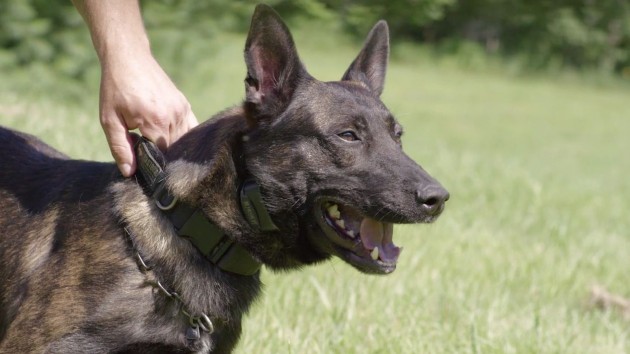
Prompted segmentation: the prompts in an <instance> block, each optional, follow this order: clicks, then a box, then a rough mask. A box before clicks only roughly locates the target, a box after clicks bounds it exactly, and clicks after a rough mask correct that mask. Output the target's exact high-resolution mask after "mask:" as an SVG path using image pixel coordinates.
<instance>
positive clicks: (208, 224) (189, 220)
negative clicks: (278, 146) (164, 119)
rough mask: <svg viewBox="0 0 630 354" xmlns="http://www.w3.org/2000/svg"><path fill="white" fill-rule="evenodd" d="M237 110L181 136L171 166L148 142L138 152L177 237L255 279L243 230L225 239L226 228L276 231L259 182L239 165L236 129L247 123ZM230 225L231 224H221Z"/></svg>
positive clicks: (148, 184)
mask: <svg viewBox="0 0 630 354" xmlns="http://www.w3.org/2000/svg"><path fill="white" fill-rule="evenodd" d="M235 112H236V113H237V114H235V115H232V116H228V117H229V118H230V119H225V118H224V119H221V120H218V121H213V122H212V123H206V124H203V125H202V126H200V127H198V128H196V129H195V130H193V131H192V132H191V133H190V134H188V135H187V136H185V137H184V138H182V140H183V141H182V142H181V143H180V144H179V146H175V148H174V149H172V150H170V151H169V155H168V158H169V159H170V160H171V161H170V162H169V163H168V164H166V162H165V161H164V158H163V156H162V155H161V153H160V152H159V150H157V148H155V146H153V145H152V144H150V143H148V142H146V141H144V140H140V141H139V143H138V144H137V152H136V153H137V157H138V169H139V175H140V176H141V177H142V178H141V180H143V181H144V183H143V184H144V187H145V191H146V192H148V194H149V195H151V196H152V198H153V199H154V201H155V203H156V205H157V206H158V207H159V208H160V209H161V210H162V211H163V213H164V214H165V215H166V216H167V218H168V219H169V220H170V221H171V223H172V224H173V226H174V227H175V229H176V230H177V233H178V235H179V236H182V237H185V238H187V239H188V240H189V241H191V242H192V244H193V245H195V247H196V248H197V249H198V250H199V251H200V252H201V253H202V254H204V256H205V258H206V259H207V260H209V261H210V262H211V263H213V264H215V265H216V266H218V267H219V268H220V269H222V270H224V271H228V272H231V273H235V274H239V275H253V274H255V273H256V272H257V271H258V269H259V268H260V262H259V261H257V260H256V259H255V258H253V257H252V256H251V254H250V253H249V252H247V251H246V250H245V249H244V248H243V247H242V246H241V245H240V243H239V238H240V237H238V236H239V235H238V234H240V232H237V233H236V235H226V233H225V232H224V231H223V230H231V231H232V232H233V231H234V230H239V228H235V226H236V225H235V224H238V225H239V226H242V228H246V226H247V225H249V227H250V228H251V230H243V231H244V232H245V233H248V232H249V233H251V232H252V231H254V232H269V231H277V230H278V228H277V227H276V225H275V224H274V223H273V221H272V220H271V217H270V216H269V214H268V212H267V210H266V208H265V206H264V204H263V201H262V196H261V194H260V188H259V186H258V184H257V183H256V181H255V180H254V179H253V178H252V177H251V176H249V175H248V173H247V171H246V168H245V166H244V164H243V162H242V161H241V160H242V159H241V153H240V152H239V151H240V143H241V141H240V139H237V137H242V136H243V132H242V131H241V129H242V125H241V127H239V126H238V125H240V123H241V122H244V121H243V120H242V119H239V118H241V117H242V115H240V114H238V113H239V112H238V111H235ZM239 128H241V129H239ZM241 139H242V138H241ZM189 159H190V160H189ZM164 168H165V171H164V170H163V169H164ZM219 184H221V185H220V186H219ZM226 193H227V194H226ZM217 201H220V202H217ZM228 210H229V211H230V212H228V213H226V211H228ZM215 220H216V221H215ZM229 221H231V222H229ZM226 222H229V224H228V225H225V224H223V225H222V223H226ZM240 239H242V238H240Z"/></svg>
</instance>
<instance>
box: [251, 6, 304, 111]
mask: <svg viewBox="0 0 630 354" xmlns="http://www.w3.org/2000/svg"><path fill="white" fill-rule="evenodd" d="M245 63H246V64H247V78H246V79H245V90H246V98H245V102H246V103H247V104H248V105H251V106H252V107H251V108H253V109H254V114H255V115H256V116H257V117H255V118H256V119H261V118H264V117H274V116H276V115H278V114H280V113H282V111H283V110H284V109H285V108H286V106H287V105H288V103H289V102H290V100H291V96H292V94H293V92H294V91H295V88H296V87H297V84H298V82H299V80H300V78H301V76H303V75H304V74H306V71H305V70H304V68H303V66H302V64H301V63H300V59H299V57H298V54H297V51H296V49H295V44H294V43H293V38H291V33H290V32H289V29H288V28H287V26H286V25H285V24H284V22H282V19H281V18H280V16H279V15H278V14H277V13H276V12H275V11H274V10H273V9H272V8H270V7H269V6H266V5H258V6H256V10H255V11H254V15H253V16H252V23H251V27H250V29H249V34H248V36H247V42H246V44H245Z"/></svg>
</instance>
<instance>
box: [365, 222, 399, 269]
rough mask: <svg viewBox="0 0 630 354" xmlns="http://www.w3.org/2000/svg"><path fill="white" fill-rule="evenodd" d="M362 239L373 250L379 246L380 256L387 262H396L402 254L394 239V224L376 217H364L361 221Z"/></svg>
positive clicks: (367, 247)
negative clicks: (377, 219)
mask: <svg viewBox="0 0 630 354" xmlns="http://www.w3.org/2000/svg"><path fill="white" fill-rule="evenodd" d="M360 235H361V241H362V242H363V246H364V247H365V248H366V249H367V250H368V251H372V250H373V249H374V247H378V251H379V258H380V259H381V260H382V261H385V262H390V263H391V262H396V260H397V259H398V256H399V255H400V251H401V250H400V248H398V247H396V245H395V244H394V242H393V241H392V240H393V235H394V225H393V224H390V223H382V222H378V221H376V220H374V219H370V218H364V219H363V221H361V232H360Z"/></svg>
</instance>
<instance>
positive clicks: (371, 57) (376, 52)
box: [342, 20, 389, 96]
mask: <svg viewBox="0 0 630 354" xmlns="http://www.w3.org/2000/svg"><path fill="white" fill-rule="evenodd" d="M388 59H389V29H388V27H387V22H385V21H383V20H381V21H378V22H377V23H376V25H374V27H372V30H371V31H370V33H369V34H368V36H367V39H366V40H365V43H364V44H363V49H361V52H360V53H359V55H358V56H357V57H356V59H354V61H353V62H352V64H350V67H349V68H348V70H347V71H346V73H345V74H344V75H343V78H342V80H349V81H359V82H362V83H364V84H366V85H367V87H368V88H369V89H370V90H372V91H373V92H374V93H375V94H376V95H378V96H380V95H381V93H382V92H383V85H384V83H385V71H386V70H387V61H388Z"/></svg>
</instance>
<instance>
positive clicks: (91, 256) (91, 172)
mask: <svg viewBox="0 0 630 354" xmlns="http://www.w3.org/2000/svg"><path fill="white" fill-rule="evenodd" d="M0 141H2V147H1V148H0V166H2V171H1V173H0V200H1V201H2V202H1V203H0V230H2V234H1V235H0V237H1V238H2V239H1V240H0V259H2V262H0V278H1V279H2V281H1V282H0V338H5V337H6V338H8V340H5V341H3V343H2V344H3V346H2V348H0V349H1V350H0V351H2V352H25V351H27V350H30V349H33V348H38V347H39V346H38V343H33V342H31V341H30V340H29V341H23V340H17V341H12V340H11V338H12V339H17V338H22V337H24V336H27V337H29V338H33V340H34V341H35V342H36V341H37V338H43V337H45V336H43V335H42V334H43V333H38V332H40V331H45V330H48V329H50V328H57V329H58V330H61V331H64V330H63V329H64V328H66V329H67V328H70V327H72V326H73V325H76V322H75V321H74V319H78V318H79V316H81V313H82V312H83V311H86V310H87V309H88V308H89V307H91V306H93V305H90V304H93V303H94V301H95V300H96V299H89V298H86V297H85V296H84V295H83V294H85V293H86V292H84V291H82V290H84V289H82V288H83V287H88V286H93V287H102V286H103V285H104V284H105V283H108V281H107V274H105V273H106V272H111V268H109V270H104V269H102V267H97V266H96V264H97V263H101V264H103V262H108V263H115V262H111V260H108V259H107V258H112V257H119V258H122V257H124V255H125V254H126V252H125V244H124V242H120V238H119V242H112V241H114V239H112V240H103V239H92V240H90V238H89V236H90V234H91V235H92V236H93V235H112V233H105V232H99V233H94V232H89V231H88V232H86V231H87V230H98V229H101V230H102V229H107V228H111V225H112V224H113V225H115V223H112V218H113V216H112V215H107V214H108V212H107V211H108V210H109V208H102V207H100V206H103V205H104V204H107V203H110V201H109V200H108V198H107V196H106V194H105V193H104V192H105V190H106V187H107V185H108V184H110V183H111V182H112V181H113V180H115V179H116V174H117V170H116V168H115V166H114V165H113V164H105V163H97V162H87V161H77V160H71V159H69V158H67V157H66V156H65V155H63V154H62V153H60V152H58V151H56V150H54V149H53V148H51V147H50V146H48V145H46V144H44V143H43V142H42V141H40V140H38V139H37V138H35V137H33V136H31V135H27V134H23V133H18V132H15V131H12V130H9V129H4V128H0ZM95 213H98V214H100V215H98V216H99V217H95V215H94V214H95ZM86 227H87V228H88V229H86ZM113 235H116V233H113ZM105 248H110V249H109V250H106V249H105ZM116 248H118V249H117V250H116V251H117V252H114V249H116ZM107 251H109V252H107ZM116 254H118V255H121V254H122V255H123V256H122V257H121V256H116ZM76 264H81V265H82V267H76V266H73V265H76ZM89 264H93V265H94V266H93V267H89V266H87V267H86V265H89ZM84 267H85V268H84ZM51 268H52V269H51ZM77 269H83V270H85V269H90V270H89V271H90V272H93V274H91V276H93V275H97V278H98V274H97V273H98V272H102V273H103V274H101V275H100V276H101V277H102V279H103V282H102V284H91V285H90V284H86V283H85V282H84V281H83V280H82V279H87V277H86V274H80V273H76V272H73V270H77ZM110 274H111V273H110ZM110 280H113V277H111V278H110ZM73 287H74V288H75V290H76V291H67V289H69V288H73ZM72 293H75V294H77V296H76V297H73V296H70V297H68V294H72ZM89 293H93V292H89ZM27 298H28V299H29V301H25V299H27ZM77 305H78V306H77ZM33 306H39V307H40V308H37V309H35V308H33ZM39 316H43V318H46V319H45V320H44V321H43V322H44V323H42V318H41V317H40V318H38V317H39ZM66 331H67V330H66ZM26 333H28V335H26ZM48 335H49V336H50V334H48ZM24 345H26V347H24ZM41 345H43V343H41ZM39 348H41V347H39Z"/></svg>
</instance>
